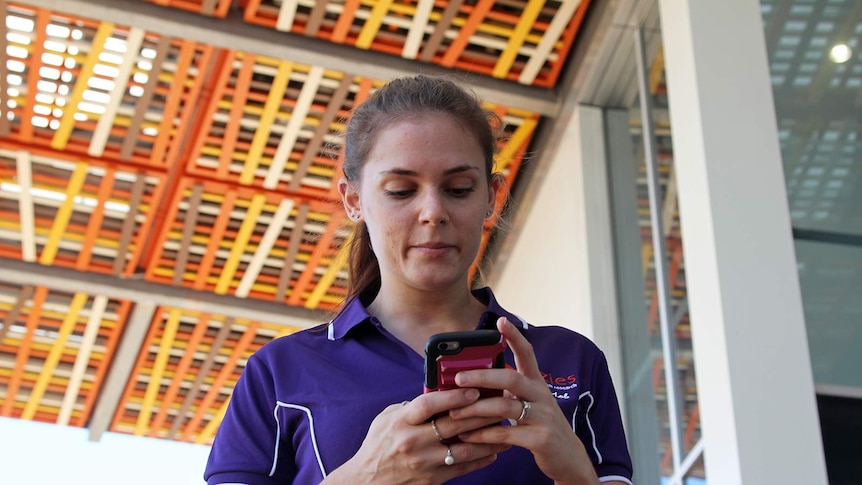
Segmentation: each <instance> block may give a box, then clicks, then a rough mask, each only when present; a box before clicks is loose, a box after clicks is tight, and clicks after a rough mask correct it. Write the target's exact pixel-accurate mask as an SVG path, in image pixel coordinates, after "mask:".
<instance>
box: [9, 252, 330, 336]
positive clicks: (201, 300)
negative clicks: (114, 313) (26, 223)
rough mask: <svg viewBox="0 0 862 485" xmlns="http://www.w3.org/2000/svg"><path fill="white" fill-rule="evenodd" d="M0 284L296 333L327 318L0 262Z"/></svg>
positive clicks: (188, 291) (54, 268)
mask: <svg viewBox="0 0 862 485" xmlns="http://www.w3.org/2000/svg"><path fill="white" fill-rule="evenodd" d="M0 281H4V282H7V283H12V284H14V285H18V286H24V285H33V286H45V287H48V288H50V289H52V290H58V291H67V292H70V293H75V292H79V291H83V292H86V293H89V294H91V295H104V296H107V297H108V298H116V299H121V300H130V301H132V302H134V303H135V304H147V305H160V306H166V307H171V308H178V309H182V310H191V311H197V312H206V313H211V314H214V315H224V316H229V317H234V318H243V319H248V320H254V321H258V322H267V323H274V324H277V325H285V326H289V327H294V328H300V329H303V328H309V327H312V326H315V325H319V324H321V323H323V322H326V321H327V320H329V318H330V316H329V314H328V313H327V312H324V311H320V310H309V309H306V308H301V307H295V306H290V305H287V304H281V303H276V302H273V301H265V300H255V299H245V298H237V297H234V296H230V295H217V294H215V293H209V292H203V291H197V290H193V289H190V288H182V287H176V286H170V285H164V284H159V283H153V282H150V281H143V280H140V279H131V278H118V277H116V276H111V275H106V274H99V273H90V272H87V273H84V272H81V271H76V270H73V269H69V268H61V267H57V266H44V265H41V264H38V263H27V262H24V261H19V260H15V259H8V258H0Z"/></svg>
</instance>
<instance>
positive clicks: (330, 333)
mask: <svg viewBox="0 0 862 485" xmlns="http://www.w3.org/2000/svg"><path fill="white" fill-rule="evenodd" d="M326 338H327V339H329V340H335V325H333V324H332V321H330V322H329V325H327V326H326Z"/></svg>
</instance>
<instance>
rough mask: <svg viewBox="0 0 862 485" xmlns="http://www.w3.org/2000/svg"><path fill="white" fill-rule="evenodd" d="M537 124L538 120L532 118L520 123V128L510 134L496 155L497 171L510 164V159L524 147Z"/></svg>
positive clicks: (504, 168)
mask: <svg viewBox="0 0 862 485" xmlns="http://www.w3.org/2000/svg"><path fill="white" fill-rule="evenodd" d="M538 123H539V122H538V120H535V119H532V118H528V119H525V120H524V122H523V123H521V126H519V127H518V129H517V130H515V132H514V133H512V136H511V137H509V140H508V141H507V142H506V144H505V145H504V146H503V148H502V149H501V150H500V151H499V153H498V154H497V165H498V166H497V170H498V171H500V172H502V171H504V170H506V167H508V166H509V164H510V163H512V159H513V158H515V153H516V152H517V151H518V149H519V148H520V147H522V146H523V145H524V143H526V142H527V139H528V138H529V137H530V135H532V134H533V131H534V130H535V129H536V125H538Z"/></svg>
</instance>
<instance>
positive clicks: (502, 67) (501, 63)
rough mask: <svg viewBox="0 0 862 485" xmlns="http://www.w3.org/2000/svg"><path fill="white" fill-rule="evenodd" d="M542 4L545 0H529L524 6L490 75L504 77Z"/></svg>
mask: <svg viewBox="0 0 862 485" xmlns="http://www.w3.org/2000/svg"><path fill="white" fill-rule="evenodd" d="M544 5H545V0H530V1H529V2H528V3H527V7H526V8H524V11H523V13H521V17H520V18H519V19H518V24H517V25H516V26H515V32H514V33H513V34H512V37H511V38H509V42H508V43H507V44H506V48H505V49H503V52H502V53H500V57H499V58H498V59H497V64H496V65H495V66H494V70H493V72H492V73H491V75H493V76H494V77H496V78H504V77H506V74H508V73H509V70H510V69H511V68H512V64H514V63H515V58H516V57H517V55H518V51H519V50H520V49H521V46H523V45H524V41H525V40H526V38H527V35H528V34H529V33H530V29H532V27H533V24H534V23H535V22H536V17H538V16H539V12H541V11H542V7H543V6H544Z"/></svg>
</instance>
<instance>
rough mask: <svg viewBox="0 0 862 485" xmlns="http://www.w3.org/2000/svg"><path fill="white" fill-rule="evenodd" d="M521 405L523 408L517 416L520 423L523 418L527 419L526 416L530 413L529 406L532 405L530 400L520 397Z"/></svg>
mask: <svg viewBox="0 0 862 485" xmlns="http://www.w3.org/2000/svg"><path fill="white" fill-rule="evenodd" d="M521 405H522V406H524V409H522V410H521V415H520V416H518V422H519V423H521V422H523V421H524V420H525V419H527V416H529V415H530V408H531V407H533V405H532V403H530V401H525V400H523V399H521Z"/></svg>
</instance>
